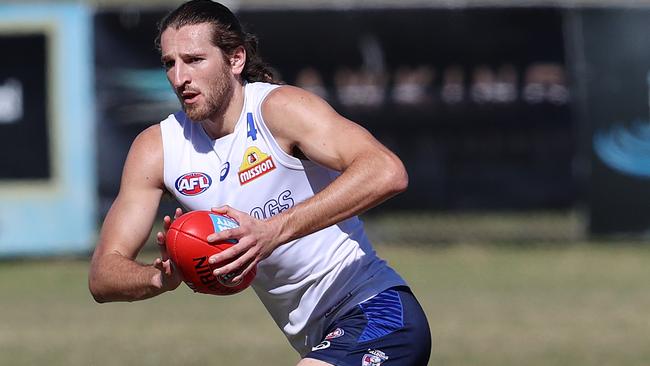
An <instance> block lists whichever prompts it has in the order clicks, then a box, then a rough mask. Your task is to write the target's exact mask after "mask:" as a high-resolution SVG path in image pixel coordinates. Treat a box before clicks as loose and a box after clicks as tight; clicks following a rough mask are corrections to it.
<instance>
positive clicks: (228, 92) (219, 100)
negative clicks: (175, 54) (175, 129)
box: [176, 64, 234, 122]
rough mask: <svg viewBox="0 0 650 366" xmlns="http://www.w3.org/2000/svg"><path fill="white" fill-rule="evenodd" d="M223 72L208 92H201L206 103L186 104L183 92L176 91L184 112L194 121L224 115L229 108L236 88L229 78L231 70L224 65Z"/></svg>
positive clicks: (208, 88)
mask: <svg viewBox="0 0 650 366" xmlns="http://www.w3.org/2000/svg"><path fill="white" fill-rule="evenodd" d="M221 71H222V73H221V75H219V76H220V77H215V78H214V79H213V82H212V83H210V84H209V85H208V86H207V88H206V89H207V90H204V91H202V92H201V94H202V95H203V98H204V100H205V102H204V103H195V104H185V103H184V102H183V97H182V90H177V91H176V96H177V97H178V99H179V101H180V102H181V105H182V106H183V112H185V114H186V115H187V117H189V118H190V119H191V120H192V121H196V122H200V121H205V120H207V119H210V118H211V117H213V116H215V115H218V114H223V112H225V110H226V108H227V107H228V104H229V103H230V100H231V99H232V95H233V92H234V88H233V86H232V84H231V83H230V78H229V77H228V76H229V73H230V69H228V67H227V66H226V65H225V64H224V65H223V67H222V68H221ZM190 90H191V89H190Z"/></svg>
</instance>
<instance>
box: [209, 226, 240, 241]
mask: <svg viewBox="0 0 650 366" xmlns="http://www.w3.org/2000/svg"><path fill="white" fill-rule="evenodd" d="M242 236H243V233H242V230H241V229H239V228H233V229H228V230H224V231H219V232H216V233H212V234H210V235H208V236H207V238H206V241H207V242H208V243H217V242H223V241H227V240H238V239H240V238H241V237H242Z"/></svg>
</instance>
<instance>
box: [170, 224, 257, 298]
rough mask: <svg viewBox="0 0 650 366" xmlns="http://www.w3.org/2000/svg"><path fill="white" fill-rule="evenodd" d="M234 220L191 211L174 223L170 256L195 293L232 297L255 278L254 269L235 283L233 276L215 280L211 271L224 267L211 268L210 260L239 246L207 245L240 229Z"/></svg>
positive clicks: (228, 242) (171, 231)
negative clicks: (223, 233) (214, 236)
mask: <svg viewBox="0 0 650 366" xmlns="http://www.w3.org/2000/svg"><path fill="white" fill-rule="evenodd" d="M237 226H238V224H237V222H236V221H235V220H233V219H232V218H230V217H228V216H224V215H219V214H216V213H214V212H210V211H190V212H188V213H185V214H183V215H182V216H181V217H179V218H177V219H176V220H174V221H173V222H172V224H171V226H170V228H169V230H168V231H167V235H166V237H165V244H166V246H167V253H169V257H170V258H171V260H172V261H173V262H174V264H175V266H176V268H177V269H178V270H180V271H181V274H182V276H183V281H184V282H185V283H186V284H187V286H189V287H190V288H191V289H192V290H194V292H200V293H204V294H211V295H232V294H236V293H238V292H240V291H242V290H244V289H245V288H247V287H248V286H250V284H251V282H252V281H253V279H254V278H255V270H254V269H253V270H252V271H250V272H249V273H247V274H246V276H244V278H243V279H242V280H241V281H239V282H237V283H233V282H232V281H231V279H232V278H233V277H234V276H235V274H233V273H228V274H225V275H219V276H215V275H214V274H213V273H212V271H213V270H214V269H215V268H217V267H220V266H221V265H223V264H225V263H217V264H209V263H208V258H210V256H212V255H213V254H217V253H219V252H221V251H223V250H225V249H227V248H229V247H231V246H233V245H237V244H236V242H234V241H233V242H230V241H225V242H219V243H208V242H207V241H206V238H207V237H208V235H210V234H212V233H214V232H219V231H223V230H226V229H231V228H235V227H237Z"/></svg>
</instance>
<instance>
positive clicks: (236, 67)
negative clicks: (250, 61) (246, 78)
mask: <svg viewBox="0 0 650 366" xmlns="http://www.w3.org/2000/svg"><path fill="white" fill-rule="evenodd" d="M228 60H229V61H230V70H231V71H232V73H233V74H235V75H241V73H242V71H243V70H244V65H246V49H245V48H244V46H239V47H237V48H235V50H234V51H233V53H232V55H230V57H229V58H228Z"/></svg>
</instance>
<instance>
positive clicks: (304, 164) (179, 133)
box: [160, 83, 405, 355]
mask: <svg viewBox="0 0 650 366" xmlns="http://www.w3.org/2000/svg"><path fill="white" fill-rule="evenodd" d="M276 87H278V86H277V85H272V84H266V83H248V84H246V85H245V92H244V107H243V110H242V113H241V115H240V117H239V120H238V122H237V124H236V126H235V129H234V131H233V133H232V134H229V135H227V136H224V137H221V138H219V139H217V140H212V139H210V137H209V136H208V135H207V134H206V133H205V131H204V130H203V128H202V126H201V125H200V124H199V123H194V122H192V121H191V120H190V119H189V118H188V117H187V116H186V115H185V114H184V113H183V112H177V113H175V114H173V115H170V116H169V117H168V118H167V119H165V120H164V121H162V122H161V123H160V125H161V130H162V141H163V151H164V180H165V186H166V187H167V190H169V192H171V193H172V194H174V196H175V197H176V199H178V201H179V202H180V203H181V204H182V205H183V206H184V207H185V209H187V210H209V209H210V208H212V207H218V206H221V205H230V206H232V207H234V208H236V209H238V210H240V211H244V212H246V213H249V214H250V215H251V216H253V217H256V218H258V219H266V218H269V217H271V216H273V215H275V214H278V213H280V212H282V211H284V210H286V209H288V208H290V207H292V206H294V205H296V204H298V203H300V202H302V201H304V200H306V199H308V198H310V197H312V196H313V195H314V194H316V193H317V192H319V191H320V190H322V189H323V188H324V187H326V186H327V185H328V184H329V183H330V182H331V181H332V180H334V179H335V178H336V177H337V176H338V173H337V172H335V171H332V170H330V169H326V168H324V167H322V166H319V165H317V164H315V163H312V162H311V161H309V160H300V159H297V158H295V157H293V156H290V155H288V154H286V153H285V152H284V151H283V150H282V149H281V148H280V147H279V145H278V144H277V142H276V141H275V139H274V138H273V136H272V135H271V133H270V131H269V129H268V128H267V126H266V124H265V122H264V119H263V118H262V112H261V105H262V101H263V100H264V98H265V97H266V96H267V95H268V94H269V92H271V91H272V90H273V89H275V88H276ZM404 284H405V283H404V280H403V279H402V278H401V277H400V276H399V275H398V274H397V273H396V272H395V271H393V270H392V269H391V268H390V267H388V265H387V264H386V263H385V261H383V260H382V259H380V258H378V257H377V256H376V254H375V251H374V250H373V248H372V246H371V245H370V243H369V241H368V239H367V238H366V235H365V233H364V230H363V225H362V223H361V221H360V220H359V219H358V218H357V217H356V216H355V217H352V218H350V219H347V220H345V221H343V222H340V223H338V224H337V225H332V226H330V227H327V228H325V229H322V230H320V231H318V232H315V233H312V234H310V235H307V236H305V237H302V238H299V239H296V240H293V241H291V242H288V243H286V244H283V245H281V246H279V247H278V248H277V249H275V251H273V253H272V254H271V255H270V256H269V257H268V258H266V259H265V260H263V261H261V262H260V263H259V264H258V266H257V276H256V277H255V280H254V281H253V284H252V287H253V288H254V290H255V292H256V293H257V295H258V297H259V298H260V299H261V301H262V303H263V304H264V306H265V307H266V308H267V310H268V311H269V313H270V314H271V316H272V317H273V319H274V320H275V322H276V323H277V324H278V326H279V327H280V328H281V329H282V331H283V332H284V333H285V335H286V337H287V338H288V340H289V342H290V343H291V345H292V346H293V347H294V348H295V349H296V350H297V351H298V352H299V353H300V354H301V355H304V354H306V353H307V352H309V351H311V347H313V346H315V345H316V344H318V343H319V342H320V341H321V339H322V337H323V331H324V330H325V327H327V325H328V324H329V323H330V322H331V321H332V319H333V318H335V317H336V314H343V313H344V312H346V311H347V310H349V309H351V308H352V307H354V306H355V305H356V304H358V303H360V302H362V301H364V300H367V299H368V298H370V297H372V296H374V295H375V294H377V293H379V292H381V291H382V290H384V289H387V288H389V287H392V286H398V285H404Z"/></svg>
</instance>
